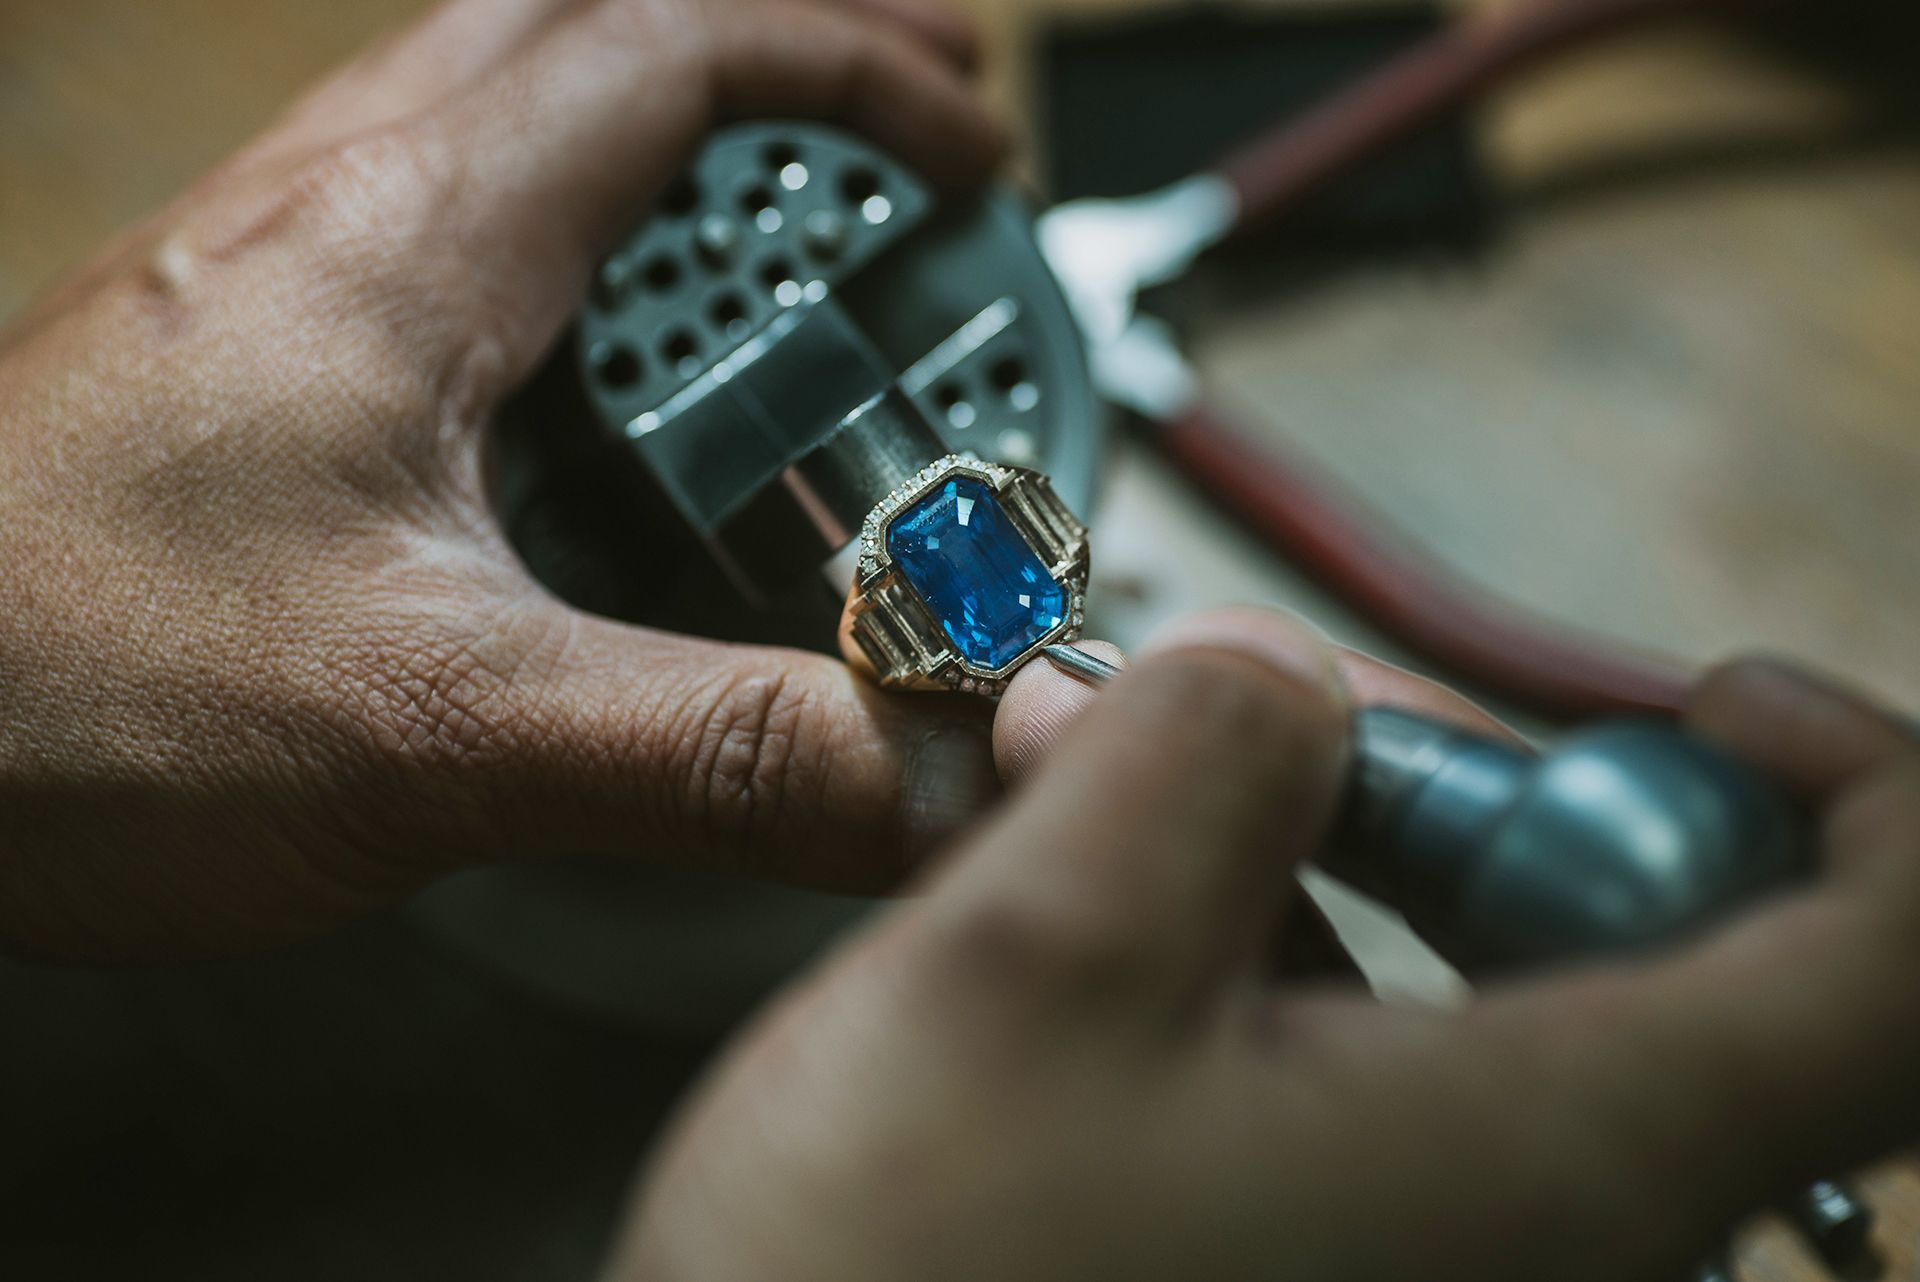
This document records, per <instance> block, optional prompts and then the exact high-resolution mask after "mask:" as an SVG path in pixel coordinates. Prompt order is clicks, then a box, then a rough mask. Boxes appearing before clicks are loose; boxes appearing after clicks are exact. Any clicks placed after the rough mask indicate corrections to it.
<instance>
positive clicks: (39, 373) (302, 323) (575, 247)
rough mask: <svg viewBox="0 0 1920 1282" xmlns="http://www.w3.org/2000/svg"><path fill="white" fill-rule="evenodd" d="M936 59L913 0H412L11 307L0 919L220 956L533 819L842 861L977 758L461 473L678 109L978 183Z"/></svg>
mask: <svg viewBox="0 0 1920 1282" xmlns="http://www.w3.org/2000/svg"><path fill="white" fill-rule="evenodd" d="M970 57H971V45H970V37H969V35H968V32H967V30H966V29H965V27H964V26H962V25H960V24H959V23H958V22H957V21H956V20H955V19H954V18H952V17H951V16H949V15H948V14H946V13H945V12H944V11H943V10H940V9H937V8H928V7H926V6H925V4H923V3H922V0H714V2H712V3H704V4H694V3H688V2H687V0H451V2H450V3H448V4H446V5H444V6H443V7H441V8H440V9H438V10H436V11H434V12H433V13H432V14H431V15H429V16H428V17H427V18H426V19H424V20H423V21H422V22H421V23H420V24H418V25H417V26H415V27H414V28H413V29H412V30H410V31H408V32H406V33H404V34H402V35H401V36H399V37H398V38H397V39H395V40H393V41H392V42H390V43H389V44H387V45H385V46H383V47H381V48H378V49H376V50H374V51H373V52H371V53H369V54H367V55H366V56H365V57H363V58H362V59H360V61H358V62H356V63H355V64H353V65H352V66H349V67H348V68H346V69H345V70H344V71H343V72H341V73H340V74H339V75H337V76H336V77H335V78H334V79H332V80H331V81H330V82H328V83H326V84H325V85H323V86H321V87H320V88H319V89H318V90H316V91H315V92H313V93H312V94H310V95H309V96H308V97H307V98H306V99H305V100H304V101H303V102H302V103H301V104H300V105H298V106H297V107H296V108H295V109H294V110H293V111H292V113H291V114H290V115H289V116H288V117H287V118H286V119H285V120H283V121H282V122H281V123H279V124H278V125H277V126H275V127H274V128H273V129H271V130H270V131H269V132H268V133H267V134H266V135H265V136H264V137H262V138H260V139H259V140H258V141H256V142H255V143H253V144H252V145H251V146H249V147H248V148H246V149H245V150H244V151H242V152H241V153H240V154H239V155H237V156H235V157H234V158H233V159H232V160H231V161H229V162H228V163H226V164H225V165H223V166H221V167H220V168H219V169H217V170H216V171H215V172H214V173H212V174H210V175H209V176H207V177H206V178H205V179H204V180H202V181H201V182H200V183H199V184H198V185H197V186H195V187H194V188H193V189H192V190H190V191H189V192H188V193H187V194H186V195H185V196H183V197H182V198H181V199H180V200H179V201H177V202H176V203H175V204H174V205H173V206H172V207H171V208H169V209H167V210H166V211H164V212H163V213H161V214H160V215H159V216H158V217H156V218H155V219H154V220H153V221H151V222H150V223H148V224H146V225H145V226H142V227H140V228H137V229H136V230H134V231H133V232H132V233H130V234H129V235H128V236H126V237H125V238H124V239H123V240H122V241H121V242H120V243H118V244H117V245H115V246H113V247H112V248H111V249H110V250H109V251H108V252H107V253H106V254H105V255H104V256H103V257H102V258H101V259H100V260H99V261H98V262H96V263H95V264H93V265H92V266H91V267H90V268H88V269H87V270H85V271H84V272H82V273H81V274H80V275H79V276H78V277H76V278H75V279H74V280H73V281H72V282H70V283H69V284H67V285H66V286H65V287H64V288H61V289H59V290H58V291H56V292H55V293H53V294H52V295H50V296H49V297H47V298H45V299H44V300H42V301H41V302H40V304H39V305H38V306H37V307H35V308H33V309H31V310H30V312H29V313H28V314H26V315H25V316H23V317H21V318H20V319H19V320H18V321H17V322H16V323H15V324H14V325H13V326H12V327H11V328H10V330H9V331H8V332H7V333H6V334H5V335H4V336H3V337H0V565H4V570H0V831H4V832H5V834H6V837H5V839H4V841H0V945H11V946H12V947H13V948H15V949H17V950H21V951H25V952H30V953H34V954H40V955H50V956H58V957H89V958H129V957H166V956H180V955H189V954H203V953H213V952H222V951H229V950H234V949H240V948H246V947H251V946H256V945H261V944H267V943H272V942H276V941H279V940H283V939H288V938H292V937H295V936H298V935H301V934H303V933H307V932H310V931H313V930H317V929H320V928H321V927H323V926H325V925H328V924H330V923H332V922H334V921H337V920H339V919H341V918H343V917H345V916H348V915H350V914H352V913H355V912H357V911H359V910H361V909H363V908H366V907H368V906H370V905H373V904H377V903H381V902H384V901H386V900H389V899H391V898H394V897H396V896H397V895H399V894H401V893H402V892H403V891H405V890H406V889H408V888H410V887H412V886H414V885H416V884H418V883H419V882H420V881H422V880H424V879H426V878H427V877H429V876H430V875H432V874H433V873H435V872H437V871H440V870H443V869H445V868H448V867H450V866H453V865H456V864H460V863H466V862H472V861H477V860H488V859H494V858H499V857H503V856H506V855H510V854H523V853H526V854H535V853H540V852H543V851H554V850H567V849H572V850H605V851H628V852H637V853H644V854H652V855H657V856H668V855H673V856H677V857H683V858H686V859H690V860H696V861H700V862H702V863H705V864H707V865H710V866H717V867H729V868H744V869H746V870H748V871H752V872H756V873H765V874H769V875H774V876H780V877H788V878H793V879H797V880H802V881H808V882H812V883H815V884H828V885H839V886H862V885H869V886H870V885H875V884H879V883H881V882H884V881H885V880H887V879H888V878H889V877H890V876H892V875H893V874H895V873H896V872H897V871H898V868H899V864H900V860H901V858H902V852H903V851H904V850H908V849H910V848H912V847H913V846H914V845H916V844H917V843H924V841H926V840H931V839H932V838H934V837H936V836H937V835H939V833H941V832H943V831H945V829H946V827H948V826H949V824H950V822H951V821H952V820H954V819H955V818H956V817H957V816H959V815H961V814H964V813H966V812H967V811H968V809H969V808H970V807H971V806H972V805H974V804H977V803H978V802H979V801H980V800H981V799H982V797H983V796H985V795H987V794H988V793H989V792H990V790H991V789H992V786H993V784H992V772H991V765H990V763H989V762H988V759H987V750H986V746H985V745H986V740H985V730H986V727H985V722H984V719H983V717H975V716H972V715H970V714H969V713H968V712H967V711H964V710H962V709H960V708H959V707H958V706H957V705H956V704H953V703H942V702H940V701H888V700H883V699H880V698H878V697H875V696H873V695H872V694H870V693H868V692H867V691H864V690H862V689H861V688H860V687H859V685H858V684H857V683H856V682H855V681H854V680H853V679H851V678H850V677H849V676H848V675H847V674H846V673H845V672H844V671H843V669H842V668H841V667H840V665H838V664H837V663H832V662H829V661H827V660H825V659H814V658H811V657H803V656H801V655H797V654H789V653H784V652H775V651H759V650H750V649H745V648H728V647H723V646H719V645H710V644H701V643H696V642H692V641H688V640H685V639H681V638H676V637H670V636H665V635H659V634H655V633H649V632H646V631H643V630H639V629H634V628H628V627H622V626H618V625H615V624H612V623H608V622H604V621H601V620H598V619H593V618H588V617H585V616H582V615H580V614H577V613H573V612H571V611H569V610H567V609H565V608H563V607H562V606H561V605H559V604H558V603H557V602H555V601H554V600H552V599H551V598H549V597H548V596H547V595H545V594H544V593H543V592H541V590H540V589H539V588H538V587H537V586H536V585H535V583H534V582H533V581H532V580H531V579H530V578H529V577H528V575H527V574H526V573H525V572H524V571H523V570H522V569H521V567H520V566H519V564H518V563H517V561H516V560H515V558H514V556H513V555H512V553H511V552H510V551H509V549H508V548H507V546H506V545H505V544H504V543H503V541H502V538H501V536H500V534H499V533H498V531H497V529H496V527H495V524H494V522H493V519H492V516H491V514H490V513H489V511H488V510H487V506H486V503H485V500H484V498H483V493H482V486H481V470H482V463H481V458H482V443H481V442H482V429H483V427H484V425H485V424H486V422H487V420H488V416H489V413H490V411H491V409H492V408H493V406H494V405H495V404H496V402H498V401H499V400H500V399H501V398H502V397H503V396H504V395H505V394H506V393H507V392H509V391H510V390H511V389H512V388H514V386H515V385H516V384H518V383H519V382H521V381H522V380H523V379H524V378H525V377H526V376H527V375H528V373H529V372H530V371H531V370H532V369H533V368H534V367H535V366H536V364H537V363H538V362H539V361H540V360H541V358H542V356H543V354H544V353H545V352H546V351H547V349H548V348H549V347H550V345H551V344H552V342H553V341H554V339H555V337H556V335H557V334H558V333H559V331H560V329H561V327H562V326H563V324H564V323H565V322H566V320H567V318H568V317H569V315H570V314H571V313H572V312H573V310H574V309H575V307H576V306H577V305H578V300H579V299H580V298H581V297H582V296H583V294H584V290H585V285H586V282H587V280H588V277H589V272H590V270H591V268H592V266H593V264H594V263H595V261H596V259H597V258H598V257H599V256H600V255H601V254H602V253H603V252H604V251H605V250H606V249H608V248H610V247H611V245H612V244H613V243H614V242H615V241H616V240H617V239H618V237H619V236H620V235H621V234H622V233H623V232H624V231H626V230H627V229H628V228H629V227H630V225H631V224H632V222H633V221H634V220H635V219H637V218H638V217H639V216H640V215H641V214H642V212H643V211H644V210H645V209H646V207H647V206H648V204H649V201H650V199H651V198H652V197H653V196H654V194H655V193H656V192H657V191H658V190H659V189H660V188H662V187H663V186H664V184H665V183H666V182H667V181H668V180H670V179H671V178H672V177H673V175H674V174H675V173H676V171H677V170H678V169H679V167H680V166H681V164H682V163H683V162H684V161H685V160H686V159H687V157H688V156H689V154H690V152H691V150H692V148H694V147H695V146H696V145H697V143H698V142H699V141H700V139H701V138H702V136H703V135H704V134H705V133H706V131H707V130H708V129H709V128H710V127H711V126H712V125H713V124H715V123H716V122H717V121H720V120H722V119H725V118H731V117H740V116H766V115H787V116H792V115H808V116H825V117H832V118H834V119H836V120H838V121H840V122H841V123H843V124H845V125H847V126H848V127H850V128H853V129H855V130H858V131H861V132H863V133H865V134H867V135H868V136H870V137H872V138H873V139H874V140H875V141H877V142H878V143H879V144H881V145H883V146H885V147H887V148H890V149H891V150H893V151H894V152H896V153H897V154H899V155H901V156H902V157H903V158H904V159H906V160H907V161H908V162H910V163H912V164H914V165H916V166H917V167H919V168H920V169H921V170H922V171H923V172H925V173H926V174H927V175H928V176H929V177H930V178H931V179H932V180H933V181H935V182H937V183H942V184H946V185H949V186H951V185H954V184H965V183H970V182H974V181H977V180H978V179H980V178H982V177H983V176H984V175H985V174H986V172H987V171H988V170H989V169H990V167H991V166H992V164H993V163H994V161H995V159H996V156H997V151H998V147H999V140H998V135H997V134H996V132H995V129H994V126H993V125H992V124H991V123H990V122H989V121H988V120H987V119H986V118H985V117H984V116H983V115H982V114H981V112H980V109H979V108H978V107H977V106H976V105H975V102H974V100H973V98H972V96H971V93H970V91H969V89H968V87H967V85H966V82H965V75H964V68H965V66H966V64H967V62H968V60H969V58H970ZM916 760H917V761H918V764H917V765H916ZM915 781H917V786H916V784H915Z"/></svg>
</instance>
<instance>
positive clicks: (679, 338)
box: [660, 329, 700, 374]
mask: <svg viewBox="0 0 1920 1282" xmlns="http://www.w3.org/2000/svg"><path fill="white" fill-rule="evenodd" d="M660 354H661V355H662V356H665V357H666V358H667V362H668V363H669V364H670V365H672V366H673V367H674V368H675V369H676V370H679V372H681V373H683V374H684V373H686V370H685V368H684V366H685V365H686V364H687V362H689V361H692V360H694V359H695V358H697V357H698V356H699V355H700V344H699V342H698V341H697V340H695V338H694V337H693V332H692V331H691V330H685V329H676V330H674V331H673V333H671V334H669V335H667V341H666V342H664V343H662V344H661V345H660Z"/></svg>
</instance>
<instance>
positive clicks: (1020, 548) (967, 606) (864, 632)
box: [840, 454, 1088, 695]
mask: <svg viewBox="0 0 1920 1282" xmlns="http://www.w3.org/2000/svg"><path fill="white" fill-rule="evenodd" d="M1087 565H1088V546H1087V527H1086V526H1084V525H1082V524H1081V523H1080V520H1079V518H1077V517H1076V516H1074V514H1073V512H1072V510H1071V509H1069V508H1068V507H1067V505H1066V504H1065V503H1064V502H1063V501H1061V499H1060V496H1059V495H1057V494H1055V493H1054V490H1053V483H1052V482H1051V481H1049V480H1048V479H1047V478H1046V477H1045V476H1043V475H1041V474H1040V473H1038V472H1032V471H1028V470H1027V469H1025V468H1018V467H1005V466H1002V465H1000V464H997V463H985V462H982V461H981V460H979V459H976V458H970V457H968V456H966V455H961V454H949V455H948V456H947V457H945V458H943V459H941V460H939V461H938V462H936V463H931V464H929V465H928V466H927V467H926V468H925V469H923V470H922V471H921V472H920V473H919V474H918V475H916V476H915V477H913V479H912V480H910V481H908V482H906V483H905V484H904V485H902V486H900V487H899V488H898V489H896V490H894V492H893V493H891V494H889V495H888V496H887V497H886V498H885V499H883V500H881V502H880V503H879V504H878V505H877V506H875V507H874V509H873V510H872V511H871V512H869V513H867V518H866V521H865V523H864V524H863V525H862V527H861V530H860V565H859V569H858V571H857V572H856V573H855V575H854V580H853V589H852V591H850V592H849V593H848V594H847V607H846V611H845V612H844V613H843V614H842V615H841V617H840V651H841V653H842V654H843V655H845V656H846V659H847V662H848V663H849V664H851V665H853V667H854V668H856V669H857V670H859V671H861V672H863V673H864V674H866V675H867V676H868V677H870V678H872V679H873V680H875V681H878V682H879V683H880V684H881V685H883V686H890V687H895V688H900V689H908V690H960V691H964V692H966V693H969V694H985V695H998V694H1001V693H1002V692H1004V691H1005V690H1006V688H1007V682H1008V680H1009V679H1011V678H1012V676H1013V674H1014V673H1015V672H1018V671H1019V670H1020V668H1021V666H1022V665H1023V664H1025V663H1026V662H1027V660H1029V659H1031V658H1032V657H1033V656H1034V655H1035V654H1037V653H1039V652H1040V650H1041V649H1042V648H1043V647H1045V646H1049V645H1052V644H1054V643H1055V642H1060V641H1072V640H1075V639H1077V638H1078V637H1079V635H1080V628H1081V625H1082V623H1083V621H1084V618H1085V611H1086V594H1087Z"/></svg>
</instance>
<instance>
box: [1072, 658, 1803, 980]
mask: <svg viewBox="0 0 1920 1282" xmlns="http://www.w3.org/2000/svg"><path fill="white" fill-rule="evenodd" d="M1041 653H1042V654H1044V655H1045V656H1046V657H1047V659H1048V660H1049V661H1051V662H1052V663H1054V664H1055V665H1057V666H1058V667H1060V668H1062V669H1063V670H1065V671H1068V672H1070V673H1073V674H1074V675H1076V676H1080V677H1083V678H1087V679H1090V680H1092V681H1095V682H1104V681H1107V680H1108V679H1110V678H1112V677H1113V676H1116V675H1118V674H1119V672H1120V669H1118V668H1115V667H1114V666H1113V665H1111V664H1108V663H1104V662H1102V661H1101V660H1099V659H1096V658H1094V657H1093V656H1092V655H1089V654H1085V653H1083V652H1082V651H1079V650H1076V649H1073V648H1072V647H1070V646H1049V647H1047V648H1046V649H1044V650H1043V651H1041ZM1353 754H1354V760H1353V767H1352V772H1351V777H1350V782H1349V785H1348V787H1349V796H1348V800H1347V803H1346V805H1345V807H1344V810H1343V814H1342V819H1341V821H1340V825H1339V830H1338V832H1337V833H1336V834H1335V835H1334V837H1333V838H1332V840H1330V841H1329V843H1328V850H1329V855H1328V858H1329V862H1330V866H1331V867H1333V868H1334V870H1335V871H1339V872H1342V873H1345V874H1347V875H1350V876H1352V877H1353V878H1354V880H1355V881H1357V882H1359V883H1361V884H1363V885H1365V886H1367V887H1369V888H1372V889H1377V890H1379V891H1380V893H1381V894H1382V895H1383V896H1384V897H1385V898H1387V899H1389V900H1391V901H1393V902H1395V903H1396V904H1400V905H1403V906H1405V907H1406V908H1407V909H1408V910H1409V912H1410V915H1411V916H1412V918H1413V919H1414V920H1415V923H1416V924H1417V925H1419V926H1421V927H1422V928H1423V929H1425V930H1428V931H1430V932H1431V933H1433V934H1434V935H1435V936H1436V937H1437V938H1438V939H1440V940H1442V941H1444V942H1445V944H1446V945H1447V947H1448V951H1449V954H1450V956H1452V957H1454V959H1455V960H1456V961H1458V962H1459V963H1460V964H1461V965H1463V966H1464V967H1466V968H1467V969H1468V970H1469V971H1470V972H1472V971H1486V970H1497V969H1501V968H1506V967H1511V966H1520V965H1527V964H1539V963H1544V962H1551V961H1559V960H1563V959H1566V958H1570V957H1579V956H1586V955H1590V954H1596V953H1605V952H1616V951H1622V950H1626V949H1631V948H1636V947H1645V946H1649V945H1654V944H1658V943H1662V942H1664V941H1666V940H1669V939H1673V938H1676V937H1678V936H1681V935H1683V934H1685V933H1686V932H1688V931H1689V930H1692V929H1696V928H1698V927H1700V926H1703V925H1705V924H1706V923H1707V922H1709V921H1710V920H1712V919H1714V918H1715V917H1718V916H1720V915H1723V914H1724V913H1726V912H1727V911H1729V910H1730V909H1732V908H1734V907H1736V906H1737V905H1739V904H1741V903H1744V902H1746V901H1747V900H1750V899H1752V898H1754V897H1756V896H1758V895H1760V894H1763V893H1764V892H1766V891H1767V890H1769V889H1772V888H1774V887H1777V886H1779V885H1781V884H1782V883H1784V882H1786V881H1788V880H1790V879H1792V878H1793V877H1794V876H1795V875H1796V874H1798V873H1800V872H1801V871H1802V870H1804V869H1805V868H1806V866H1807V860H1806V857H1805V853H1804V843H1803V840H1802V833H1803V828H1802V825H1801V823H1800V822H1799V820H1798V818H1797V816H1796V815H1795V814H1794V812H1793V810H1792V808H1791V807H1790V806H1789V805H1788V804H1787V803H1786V802H1785V801H1784V800H1783V799H1781V798H1780V796H1779V795H1778V794H1777V793H1776V792H1775V791H1774V790H1773V789H1771V788H1769V787H1768V786H1767V785H1766V784H1765V783H1763V782H1762V781H1761V779H1760V778H1759V777H1758V776H1757V775H1756V774H1755V773H1754V772H1753V771H1752V770H1751V769H1749V768H1748V767H1747V766H1746V765H1745V764H1743V763H1742V762H1740V761H1738V760H1736V759H1735V758H1733V757H1732V756H1730V755H1728V754H1727V753H1724V752H1721V751H1720V750H1718V749H1717V748H1714V747H1713V746H1711V745H1710V744H1707V743H1705V742H1703V741H1701V740H1699V739H1696V738H1693V737H1691V736H1689V735H1686V734H1683V733H1682V732H1680V731H1679V730H1677V729H1675V728H1673V727H1671V726H1668V725H1663V724H1659V723H1655V722H1634V721H1621V722H1613V723H1607V724H1601V725H1598V726H1595V727H1592V728H1590V729H1587V730H1583V731H1581V732H1579V733H1577V734H1575V735H1572V736H1571V737H1569V738H1568V739H1566V740H1565V741H1564V742H1563V743H1561V744H1559V745H1558V746H1557V747H1555V748H1554V749H1553V750H1551V751H1549V752H1547V753H1546V754H1544V755H1542V756H1538V757H1536V756H1534V755H1532V754H1530V753H1528V752H1526V751H1525V750H1523V749H1521V748H1517V747H1515V746H1513V745H1511V744H1508V743H1504V742H1501V741H1500V740H1497V739H1491V738H1487V737H1485V736H1482V735H1477V734H1472V733H1470V732H1468V731H1465V730H1462V729H1460V728H1459V727H1457V726H1453V725H1449V724H1447V723H1446V722H1441V721H1435V720H1432V719H1430V718H1427V717H1422V716H1418V715H1416V714H1413V713H1410V712H1405V711H1401V710H1399V709H1395V708H1366V709H1362V710H1361V711H1359V712H1357V713H1356V714H1355V716H1354V748H1353Z"/></svg>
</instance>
